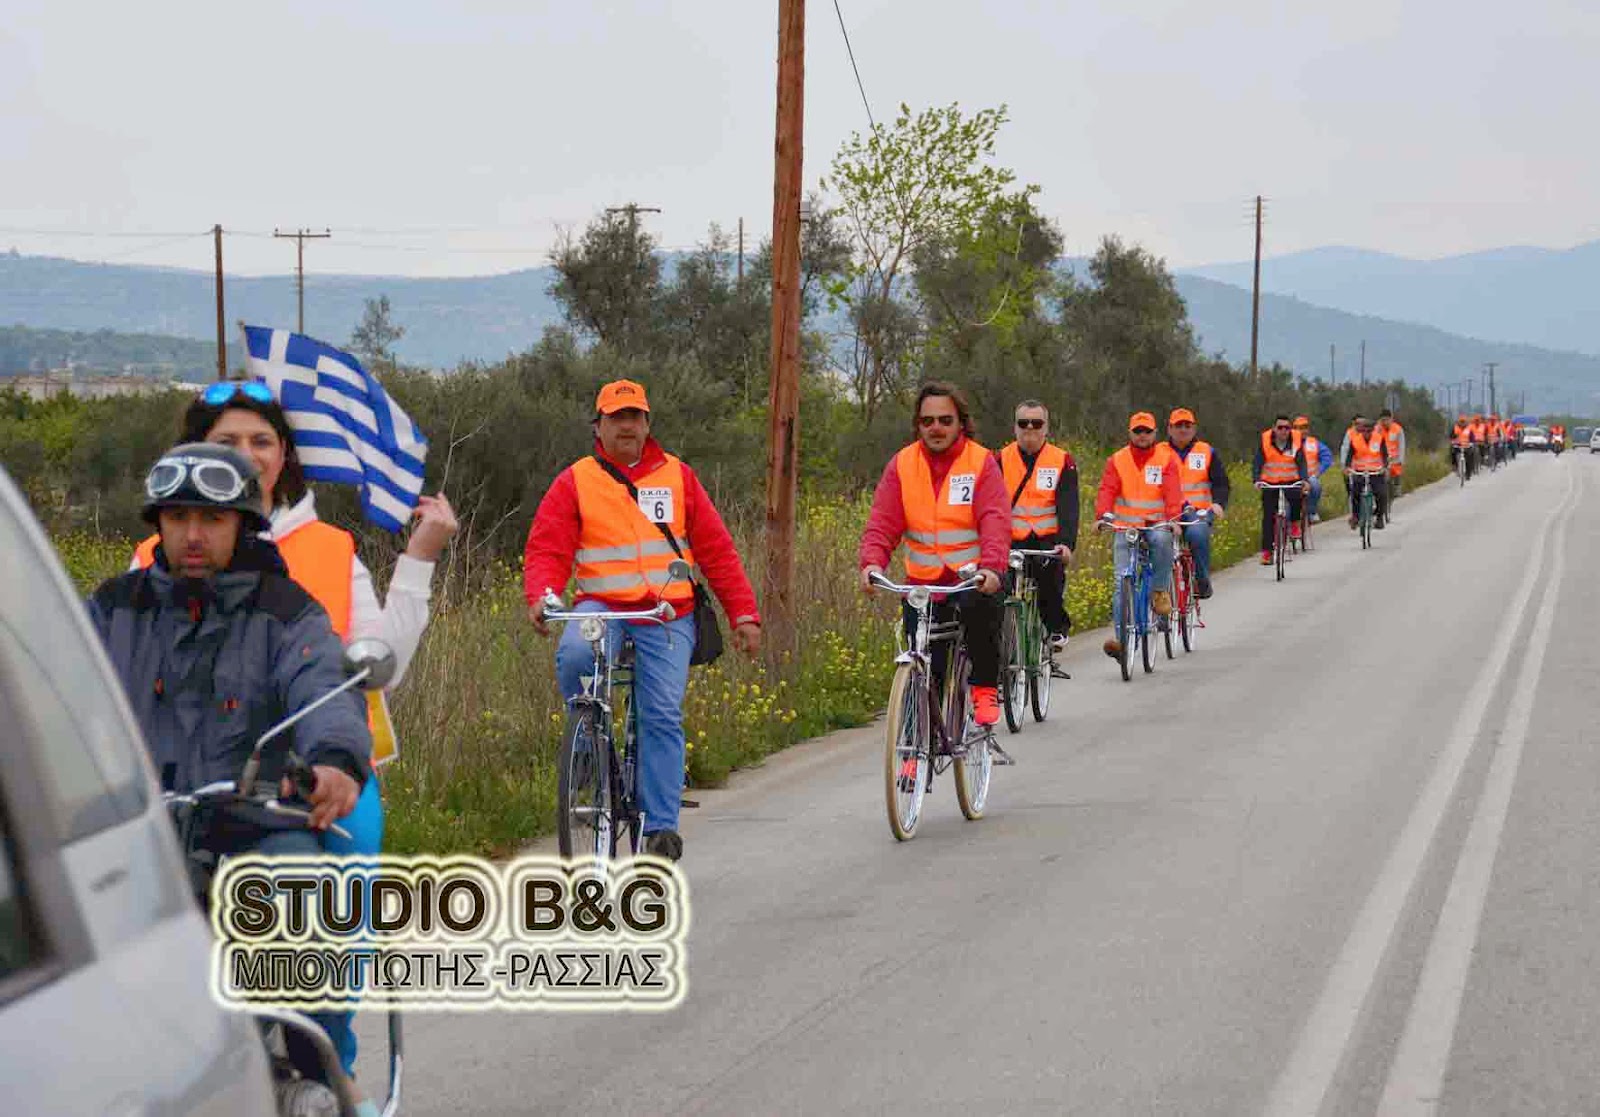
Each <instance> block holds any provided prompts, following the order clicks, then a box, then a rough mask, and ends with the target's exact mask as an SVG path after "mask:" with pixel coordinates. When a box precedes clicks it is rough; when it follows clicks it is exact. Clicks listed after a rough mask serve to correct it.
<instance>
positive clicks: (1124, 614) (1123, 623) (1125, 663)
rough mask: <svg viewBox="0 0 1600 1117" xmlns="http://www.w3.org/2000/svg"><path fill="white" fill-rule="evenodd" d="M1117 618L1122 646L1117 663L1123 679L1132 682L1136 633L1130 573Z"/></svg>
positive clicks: (1124, 585) (1124, 584) (1123, 589)
mask: <svg viewBox="0 0 1600 1117" xmlns="http://www.w3.org/2000/svg"><path fill="white" fill-rule="evenodd" d="M1119 613H1120V616H1118V618H1117V643H1119V644H1120V645H1121V646H1122V654H1121V655H1120V656H1118V657H1117V665H1118V666H1119V667H1121V668H1122V681H1123V682H1125V683H1127V682H1132V681H1133V671H1132V669H1131V664H1132V662H1133V640H1134V636H1135V635H1136V633H1135V631H1134V627H1133V577H1132V576H1131V575H1130V576H1128V577H1125V578H1123V579H1122V608H1121V609H1120V610H1119Z"/></svg>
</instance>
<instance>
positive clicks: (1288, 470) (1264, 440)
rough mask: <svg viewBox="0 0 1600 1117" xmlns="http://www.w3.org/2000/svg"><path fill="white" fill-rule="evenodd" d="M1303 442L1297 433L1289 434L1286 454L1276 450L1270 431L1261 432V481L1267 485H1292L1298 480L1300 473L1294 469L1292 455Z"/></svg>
mask: <svg viewBox="0 0 1600 1117" xmlns="http://www.w3.org/2000/svg"><path fill="white" fill-rule="evenodd" d="M1302 445H1303V442H1302V440H1301V438H1300V432H1299V431H1290V432H1289V450H1288V452H1287V453H1285V452H1283V451H1281V450H1279V449H1278V447H1277V444H1276V443H1274V442H1273V441H1272V429H1271V428H1270V427H1269V428H1268V429H1266V430H1264V431H1262V432H1261V480H1263V481H1265V482H1266V483H1267V484H1269V485H1292V484H1294V482H1296V481H1298V480H1300V471H1299V470H1298V469H1296V468H1295V464H1294V455H1295V452H1296V451H1298V450H1299V449H1300V448H1301V446H1302Z"/></svg>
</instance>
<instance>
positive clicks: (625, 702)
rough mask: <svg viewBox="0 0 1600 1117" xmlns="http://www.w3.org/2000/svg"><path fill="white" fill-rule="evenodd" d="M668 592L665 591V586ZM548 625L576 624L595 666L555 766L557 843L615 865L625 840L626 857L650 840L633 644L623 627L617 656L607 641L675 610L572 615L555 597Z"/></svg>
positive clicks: (685, 571) (549, 595)
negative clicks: (642, 792)
mask: <svg viewBox="0 0 1600 1117" xmlns="http://www.w3.org/2000/svg"><path fill="white" fill-rule="evenodd" d="M689 576H690V570H689V564H688V563H686V562H684V561H683V560H682V559H674V560H673V561H672V562H671V563H670V564H669V565H668V567H667V579H668V581H667V584H668V585H671V584H672V583H673V582H677V581H687V580H688V578H689ZM663 592H665V587H663ZM543 604H544V617H545V620H547V621H557V622H568V623H570V622H572V621H576V622H577V623H578V631H579V633H580V634H581V635H582V636H583V638H584V640H586V641H587V642H588V644H589V646H590V648H591V649H592V650H593V653H594V667H593V670H591V671H590V672H589V673H588V674H587V675H584V676H583V692H582V693H581V694H579V695H577V696H576V697H574V698H572V699H570V700H569V701H568V712H567V726H566V731H565V732H564V733H563V734H562V737H561V752H560V754H559V756H558V757H557V760H556V841H557V844H558V845H559V847H560V850H561V856H562V857H581V856H590V857H593V858H595V860H596V861H597V862H599V863H600V864H602V865H603V864H605V863H606V862H609V861H611V860H614V859H615V858H616V856H617V849H618V847H619V845H620V844H621V843H622V841H623V837H622V836H623V834H624V833H626V835H627V837H626V843H627V849H628V853H629V854H630V855H631V854H637V853H638V852H639V845H640V842H641V841H642V840H643V836H644V823H645V818H644V813H643V812H642V811H641V810H640V808H639V793H638V776H639V713H638V709H637V706H636V703H635V702H634V696H633V682H634V675H633V658H634V644H633V637H632V636H631V635H629V634H628V626H627V625H626V624H622V625H621V628H622V632H621V639H620V640H618V641H615V643H616V644H617V645H618V646H617V650H616V653H615V654H614V655H613V654H612V653H611V650H610V646H609V645H611V644H612V643H613V642H614V641H612V640H609V639H607V633H608V632H609V631H610V626H611V625H612V624H613V623H615V622H626V621H649V622H653V623H656V624H663V625H664V624H667V623H668V622H670V621H672V620H674V619H676V617H677V611H676V610H675V609H674V608H673V607H672V606H671V605H670V604H668V603H667V602H665V601H658V602H657V603H656V605H655V607H654V608H651V609H633V610H621V611H595V612H586V611H579V610H576V609H567V608H565V607H564V604H563V602H562V600H561V598H559V597H557V596H556V595H555V594H554V593H553V592H550V591H546V593H545V595H544V600H543ZM619 690H620V691H621V692H622V717H621V722H622V742H621V747H620V748H619V747H618V742H617V734H616V722H617V718H616V711H615V709H614V707H613V704H612V695H613V694H614V693H615V692H617V691H619Z"/></svg>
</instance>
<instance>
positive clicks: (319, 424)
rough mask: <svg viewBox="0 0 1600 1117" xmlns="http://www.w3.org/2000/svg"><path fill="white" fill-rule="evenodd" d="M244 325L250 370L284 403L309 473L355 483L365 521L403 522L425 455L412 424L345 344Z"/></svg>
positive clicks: (396, 525) (393, 527)
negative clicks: (345, 350) (359, 491)
mask: <svg viewBox="0 0 1600 1117" xmlns="http://www.w3.org/2000/svg"><path fill="white" fill-rule="evenodd" d="M243 328H244V342H245V353H246V355H247V356H248V358H249V361H250V371H251V372H252V373H254V374H255V375H256V376H258V377H260V378H261V379H262V380H263V381H265V382H266V385H267V387H269V388H271V389H272V394H273V395H274V396H276V397H277V398H278V402H279V403H280V404H281V405H282V406H283V412H284V415H285V417H287V418H288V420H289V425H290V426H291V427H293V428H294V447H295V452H296V453H297V454H298V455H299V457H300V464H301V465H302V466H304V468H305V472H306V477H307V479H308V480H312V481H331V482H333V483H335V484H344V485H355V486H357V487H358V488H359V489H360V490H361V508H362V511H363V512H364V513H365V514H366V517H367V519H368V521H370V522H371V523H374V524H377V525H378V526H379V527H382V528H386V529H387V530H389V531H399V530H401V529H402V528H403V527H405V525H406V523H407V522H408V521H409V520H410V519H411V512H412V509H414V508H415V507H416V506H417V496H418V495H419V494H420V493H421V492H422V463H423V460H424V459H425V458H426V457H427V456H428V440H427V439H426V438H424V437H422V432H421V431H420V430H418V429H417V425H416V424H415V423H413V422H412V421H411V419H410V418H409V417H408V416H407V415H406V413H405V412H404V411H401V410H400V408H399V407H398V406H396V405H395V402H394V401H393V400H391V399H390V398H389V396H388V394H387V393H386V392H384V390H383V387H382V385H380V384H379V383H378V381H377V380H376V379H375V378H374V377H373V376H372V375H371V374H370V373H368V372H367V370H366V369H364V368H362V367H361V362H360V361H357V360H356V359H355V358H354V357H352V356H351V355H350V354H348V353H346V352H344V351H343V350H339V349H335V348H334V347H333V346H331V345H325V344H323V343H322V342H320V341H318V340H316V339H315V338H310V337H306V336H305V335H304V334H297V333H294V332H292V331H290V330H274V329H270V328H269V327H266V326H244V327H243Z"/></svg>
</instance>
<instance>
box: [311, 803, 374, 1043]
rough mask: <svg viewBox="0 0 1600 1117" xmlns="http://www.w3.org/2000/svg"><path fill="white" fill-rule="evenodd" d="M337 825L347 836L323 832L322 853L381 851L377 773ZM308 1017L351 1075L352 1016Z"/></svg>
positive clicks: (322, 1014)
mask: <svg viewBox="0 0 1600 1117" xmlns="http://www.w3.org/2000/svg"><path fill="white" fill-rule="evenodd" d="M339 825H340V826H343V827H344V828H345V829H346V830H348V831H349V832H350V837H349V838H345V837H342V836H341V835H338V834H334V833H332V832H327V833H324V834H323V835H322V851H323V852H324V853H332V854H338V855H340V856H358V857H359V856H369V857H371V856H376V855H377V854H378V853H379V852H380V851H381V850H382V849H383V798H382V796H381V794H380V792H379V788H378V776H377V773H371V774H369V775H368V776H367V782H366V783H365V784H364V785H362V788H361V798H359V799H357V800H356V806H355V810H353V811H351V812H350V813H349V814H347V815H345V816H344V817H343V818H341V819H340V820H339ZM308 1015H309V1016H310V1017H311V1018H312V1019H313V1020H315V1021H316V1022H317V1023H318V1024H321V1025H322V1027H323V1030H324V1031H326V1032H327V1033H328V1038H329V1039H331V1040H333V1045H334V1047H336V1048H338V1049H339V1061H340V1062H341V1063H343V1064H344V1072H345V1073H346V1074H350V1075H353V1074H355V1067H356V1032H355V1028H354V1027H352V1026H351V1021H353V1020H354V1019H355V1015H356V1014H355V1013H354V1012H353V1011H352V1012H313V1013H308Z"/></svg>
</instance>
